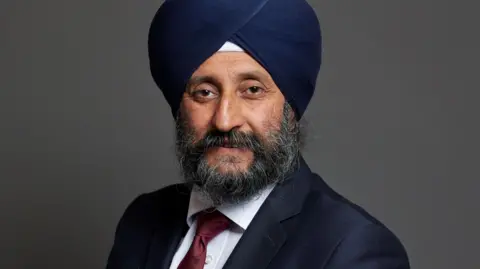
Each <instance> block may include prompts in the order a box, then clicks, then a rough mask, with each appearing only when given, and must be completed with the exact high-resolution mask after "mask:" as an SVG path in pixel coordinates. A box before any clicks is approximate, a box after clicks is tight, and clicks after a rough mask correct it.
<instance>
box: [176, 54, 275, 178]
mask: <svg viewBox="0 0 480 269" xmlns="http://www.w3.org/2000/svg"><path fill="white" fill-rule="evenodd" d="M284 103H285V98H284V96H283V94H282V93H281V91H280V89H279V88H278V87H277V85H276V84H275V82H274V81H273V79H272V77H271V76H270V74H269V73H268V72H267V71H266V70H265V69H264V68H263V67H262V66H261V65H260V64H259V63H257V62H256V61H255V60H254V59H253V58H252V57H250V56H249V55H248V54H247V53H244V52H217V53H215V54H214V55H212V56H211V57H210V58H209V59H207V60H206V61H205V62H204V63H203V64H202V65H201V66H199V68H198V69H197V70H196V71H195V72H194V73H193V75H192V77H191V78H190V80H189V82H188V85H187V89H186V91H185V93H184V94H183V97H182V102H181V106H180V109H181V110H182V113H184V115H186V120H187V122H188V125H189V126H190V127H191V128H193V130H194V133H195V139H196V140H197V141H198V140H200V139H202V138H203V137H204V135H205V134H206V132H207V131H208V130H211V129H217V130H219V131H222V132H228V131H230V130H234V129H236V130H238V131H241V132H246V133H248V132H253V133H255V134H257V135H259V137H262V138H263V137H265V134H266V133H267V132H269V131H272V130H278V129H279V127H280V120H281V117H282V113H283V105H284ZM206 158H207V162H208V165H210V166H217V169H218V170H219V171H220V172H232V171H242V170H243V171H245V170H247V169H248V167H249V165H250V164H251V163H252V161H253V158H254V156H253V153H252V152H251V151H250V150H248V149H242V148H231V147H216V148H211V149H209V150H208V151H207V153H206Z"/></svg>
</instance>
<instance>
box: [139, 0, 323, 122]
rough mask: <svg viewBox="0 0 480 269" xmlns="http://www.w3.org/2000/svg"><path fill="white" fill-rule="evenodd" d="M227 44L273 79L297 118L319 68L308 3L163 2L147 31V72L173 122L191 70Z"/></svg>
mask: <svg viewBox="0 0 480 269" xmlns="http://www.w3.org/2000/svg"><path fill="white" fill-rule="evenodd" d="M226 41H230V42H232V43H234V44H237V45H238V46H240V47H241V48H242V49H243V50H244V51H245V52H247V53H248V54H249V55H250V56H251V57H253V58H254V59H255V60H256V61H257V62H258V63H259V64H261V65H262V66H263V67H264V68H265V69H266V70H267V71H268V72H269V74H270V75H271V76H272V78H273V80H274V81H275V83H276V84H277V86H278V87H279V88H280V90H281V91H282V93H283V95H284V96H285V99H286V101H287V102H288V103H289V104H290V105H291V107H292V108H293V109H294V111H295V115H296V118H297V119H300V118H301V117H302V115H303V113H304V112H305V109H306V108H307V106H308V103H309V102H310V99H311V98H312V96H313V93H314V90H315V84H316V80H317V75H318V72H319V70H320V63H321V50H322V47H321V34H320V25H319V22H318V19H317V16H316V15H315V12H314V10H313V9H312V8H311V6H310V5H309V4H308V3H307V2H306V0H167V1H165V2H164V3H163V4H162V6H161V7H160V8H159V10H158V11H157V13H156V15H155V17H154V19H153V21H152V24H151V26H150V31H149V37H148V51H149V58H150V70H151V73H152V76H153V79H154V80H155V83H156V84H157V85H158V87H159V88H160V89H161V90H162V92H163V94H164V96H165V99H166V100H167V102H168V104H169V105H170V107H171V111H172V114H173V115H174V117H176V115H177V111H178V108H179V105H180V102H181V98H182V96H183V93H184V92H185V90H186V85H187V82H188V80H189V79H190V77H191V76H192V74H193V73H194V72H195V70H196V69H197V68H198V67H199V66H200V65H201V64H202V63H203V62H204V61H205V60H207V59H208V58H209V57H210V56H212V55H213V54H214V53H215V52H217V50H218V49H220V47H222V45H223V44H224V43H225V42H226Z"/></svg>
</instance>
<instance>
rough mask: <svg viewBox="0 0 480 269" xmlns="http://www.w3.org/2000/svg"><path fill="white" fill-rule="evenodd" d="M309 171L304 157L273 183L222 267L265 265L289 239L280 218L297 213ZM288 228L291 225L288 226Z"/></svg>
mask: <svg viewBox="0 0 480 269" xmlns="http://www.w3.org/2000/svg"><path fill="white" fill-rule="evenodd" d="M310 176H311V171H310V169H309V168H308V166H307V165H306V163H305V161H304V160H303V158H302V159H301V161H300V169H299V170H298V171H297V172H295V173H294V174H293V175H292V176H291V177H290V178H288V179H287V180H285V181H284V182H283V183H282V184H279V185H277V186H276V187H275V189H274V190H273V191H272V193H271V194H270V195H269V196H268V198H267V199H266V200H265V202H264V204H263V205H262V207H261V208H260V210H259V211H258V213H257V214H256V215H255V217H254V218H253V220H252V222H251V223H250V225H249V227H248V228H247V230H246V231H245V232H244V234H243V235H242V238H241V239H240V241H239V242H238V244H237V246H236V247H235V249H234V250H233V252H232V254H231V255H230V257H229V259H228V260H227V262H226V264H225V265H224V267H223V268H224V269H244V268H255V269H265V268H267V266H268V264H269V263H270V261H271V260H272V259H273V258H274V257H275V255H276V254H277V252H278V251H279V250H280V248H281V247H282V246H283V245H284V244H285V242H286V241H287V240H288V234H289V232H290V230H289V229H287V228H286V227H285V226H284V225H283V221H284V220H286V219H289V218H292V217H293V216H295V215H296V214H298V213H300V211H301V209H302V206H303V202H304V200H305V198H306V196H307V195H308V191H309V177H310ZM290 229H291V228H290Z"/></svg>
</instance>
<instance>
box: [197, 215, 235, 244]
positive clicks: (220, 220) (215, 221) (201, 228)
mask: <svg viewBox="0 0 480 269" xmlns="http://www.w3.org/2000/svg"><path fill="white" fill-rule="evenodd" d="M229 225H230V220H229V219H228V218H227V217H226V216H225V215H223V214H222V213H220V211H218V210H215V211H213V212H206V211H202V212H201V213H199V215H198V217H197V232H196V234H197V235H198V236H201V237H204V238H205V239H207V240H209V239H212V238H214V237H215V236H217V235H218V234H219V233H221V232H223V231H225V230H226V229H227V228H228V226H229Z"/></svg>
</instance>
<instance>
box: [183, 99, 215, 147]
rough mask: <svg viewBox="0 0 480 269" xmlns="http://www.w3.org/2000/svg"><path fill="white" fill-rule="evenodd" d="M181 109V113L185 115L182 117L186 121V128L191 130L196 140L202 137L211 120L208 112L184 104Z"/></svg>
mask: <svg viewBox="0 0 480 269" xmlns="http://www.w3.org/2000/svg"><path fill="white" fill-rule="evenodd" d="M182 111H183V112H182V113H183V115H185V116H184V119H185V121H186V123H187V128H190V130H189V131H193V134H194V137H195V140H196V141H198V140H200V139H202V138H203V137H204V136H205V133H206V132H207V131H208V130H209V128H210V121H211V120H210V118H209V116H208V113H206V111H202V110H201V109H198V108H192V107H189V106H184V107H183V108H182Z"/></svg>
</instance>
